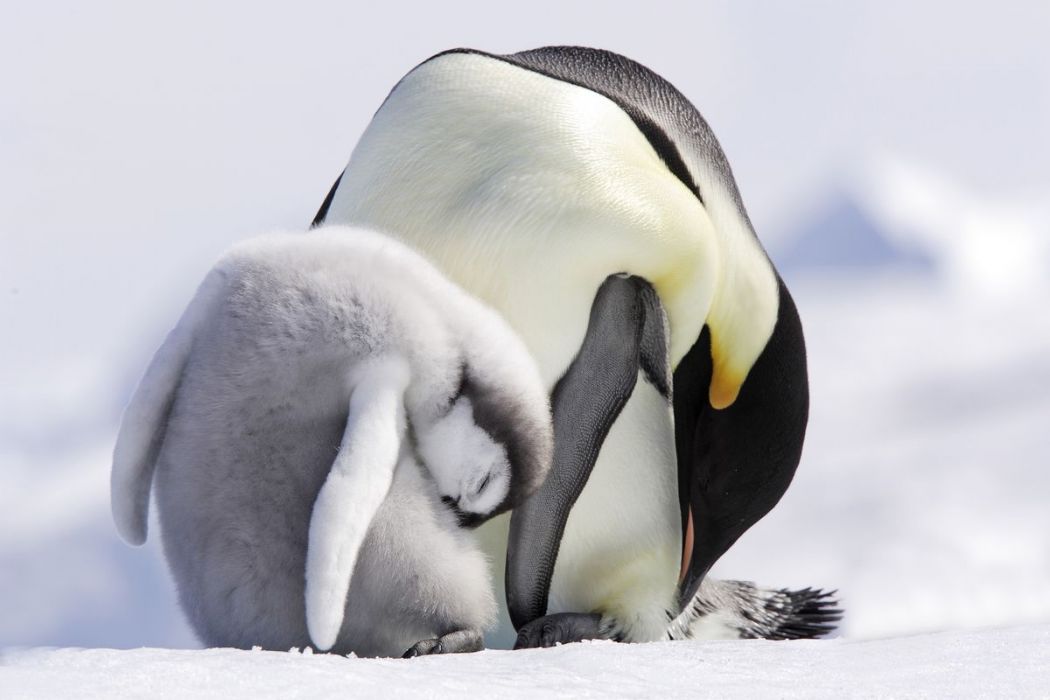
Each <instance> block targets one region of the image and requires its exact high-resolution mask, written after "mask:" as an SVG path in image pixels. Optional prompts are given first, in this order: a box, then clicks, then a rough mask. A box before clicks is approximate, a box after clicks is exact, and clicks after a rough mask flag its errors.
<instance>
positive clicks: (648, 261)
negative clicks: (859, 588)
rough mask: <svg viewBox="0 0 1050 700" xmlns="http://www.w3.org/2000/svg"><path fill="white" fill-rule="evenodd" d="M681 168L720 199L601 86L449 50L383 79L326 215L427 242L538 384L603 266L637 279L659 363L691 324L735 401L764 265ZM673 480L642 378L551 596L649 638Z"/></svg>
mask: <svg viewBox="0 0 1050 700" xmlns="http://www.w3.org/2000/svg"><path fill="white" fill-rule="evenodd" d="M688 166H689V167H690V170H691V171H693V172H692V174H693V176H694V177H695V178H698V179H700V180H704V178H707V180H706V181H705V184H706V185H707V187H708V190H709V191H713V192H716V193H718V196H716V197H713V198H712V197H708V198H707V199H706V201H705V203H704V204H701V202H700V200H699V199H698V198H697V196H696V195H694V193H693V192H691V191H690V190H689V188H687V187H686V186H685V185H684V184H683V182H682V181H681V180H680V179H678V178H677V177H675V175H674V174H673V173H672V172H671V171H670V170H669V169H668V166H667V165H666V164H665V162H664V161H663V160H662V159H661V157H660V156H659V155H658V154H657V152H656V150H654V148H653V146H652V145H651V144H650V142H649V140H647V138H646V136H645V135H644V134H643V133H642V132H641V131H640V130H639V128H638V126H637V125H636V124H635V122H634V121H632V119H631V117H630V116H628V114H627V113H625V112H624V111H623V109H621V108H620V107H619V106H618V105H617V104H616V103H614V102H613V101H612V100H610V99H608V98H606V97H604V96H602V95H600V94H598V93H596V92H593V91H591V90H588V89H586V88H583V87H579V86H577V85H574V84H571V83H569V82H565V81H563V80H556V79H553V78H551V77H548V76H546V75H542V74H540V73H537V72H533V71H529V70H526V69H524V68H522V67H519V66H516V65H511V64H509V63H506V62H503V61H500V60H497V59H495V58H493V57H489V56H484V55H477V54H470V53H452V54H446V55H442V56H439V57H436V58H434V59H431V60H430V61H428V62H426V63H424V64H422V65H421V66H419V67H417V68H416V69H415V70H414V71H412V72H411V73H409V74H408V75H407V76H406V77H405V78H404V79H403V80H402V81H401V82H400V83H399V84H398V85H397V86H396V87H395V88H394V90H393V91H392V92H391V94H390V96H389V97H388V98H387V100H386V102H385V103H384V104H383V106H382V107H381V108H380V110H379V111H378V112H377V114H376V115H375V118H374V119H373V121H372V123H371V124H370V125H369V127H368V129H367V130H366V131H365V133H364V135H363V136H362V138H361V140H360V142H359V143H358V145H357V147H356V148H355V150H354V152H353V155H352V157H351V159H350V163H349V165H348V166H347V169H346V171H345V172H344V173H343V175H342V177H341V180H340V182H339V183H338V185H337V187H336V188H335V189H334V190H333V194H332V197H331V199H330V201H329V202H327V211H326V216H325V220H326V221H327V222H331V223H348V224H355V225H361V226H366V227H372V228H375V229H378V230H381V231H384V232H386V233H388V234H390V235H393V236H396V237H398V238H400V239H401V240H403V241H405V242H407V243H408V244H410V245H412V246H414V247H416V248H417V249H419V250H421V251H422V252H424V253H425V254H426V255H427V256H428V257H429V258H430V259H431V260H432V261H433V262H434V263H435V264H437V266H438V267H440V268H441V269H442V270H443V271H444V272H445V273H446V274H448V275H449V276H450V277H451V278H452V279H454V280H455V281H456V282H458V283H459V284H460V285H462V286H463V287H464V288H466V289H467V290H468V291H470V292H471V293H473V294H475V295H476V296H478V297H479V298H481V299H483V300H484V301H486V302H487V303H489V304H491V305H492V306H494V307H495V308H497V309H498V310H499V311H500V312H502V313H503V314H504V316H505V317H506V319H507V320H508V321H509V322H510V324H511V325H512V326H513V327H514V328H515V329H516V330H517V331H518V332H519V333H520V334H521V336H522V337H523V339H524V341H525V343H526V344H527V345H528V347H529V349H530V350H531V351H532V353H533V354H534V356H535V357H536V359H537V361H538V363H539V365H540V368H541V371H542V373H543V377H544V379H545V381H546V382H547V384H548V386H550V387H553V386H554V385H555V383H556V382H557V381H558V379H559V378H560V377H561V376H562V375H563V374H564V373H565V371H566V369H567V367H568V366H569V365H570V363H571V362H572V360H573V358H574V355H575V354H576V352H577V351H578V350H579V348H580V345H581V342H582V341H583V338H584V334H585V332H586V330H587V323H588V314H589V311H590V308H591V304H592V301H593V300H594V298H595V293H596V291H597V290H598V288H599V286H600V285H601V284H602V282H603V280H605V279H606V278H607V277H608V276H609V275H611V274H614V273H618V272H626V273H630V274H632V275H636V276H638V277H642V278H644V279H645V280H647V281H648V282H649V283H650V284H651V285H652V286H653V287H654V288H655V290H656V291H657V293H658V295H659V298H660V301H661V303H662V305H663V308H664V310H665V311H666V314H667V318H668V322H669V326H670V339H669V345H670V350H669V354H670V360H671V366H672V367H673V366H675V365H676V364H677V363H678V361H679V360H680V359H681V358H682V357H683V356H684V355H685V353H686V352H687V351H688V350H689V349H690V348H691V347H692V345H693V344H694V343H695V342H696V340H697V338H698V336H699V335H700V332H701V330H702V328H703V327H704V325H705V324H707V325H708V326H709V327H710V328H711V329H712V355H713V357H714V362H715V368H716V370H715V375H714V379H713V380H712V383H711V388H710V391H711V401H712V403H713V404H715V403H717V402H719V401H722V402H725V403H731V402H732V399H733V398H734V397H735V395H736V391H738V390H739V387H740V384H741V383H742V382H743V379H744V377H746V374H747V371H748V369H749V368H750V366H751V364H752V363H753V362H754V361H755V358H756V357H757V356H758V354H759V353H760V352H761V350H762V348H763V347H764V345H765V343H766V341H767V339H768V338H769V334H770V332H771V329H772V327H773V324H774V322H775V319H776V299H777V294H776V289H777V287H776V285H777V282H776V278H775V275H774V273H773V272H772V269H771V268H770V266H769V264H768V262H767V260H766V258H765V256H764V254H763V253H762V251H761V248H760V247H759V246H758V243H757V241H755V240H754V238H753V236H750V235H742V233H746V232H740V231H737V230H736V229H737V228H740V226H739V223H738V222H737V221H736V220H735V218H734V217H737V216H738V215H737V214H736V210H735V208H734V207H733V206H732V204H731V202H730V201H729V200H730V198H729V197H728V196H727V195H725V194H724V191H723V190H722V189H721V188H720V185H719V183H718V182H717V181H716V178H714V177H713V176H708V175H707V174H705V171H704V164H700V163H688ZM741 306H743V307H744V308H743V309H741V308H740V307H741ZM741 310H743V311H745V312H746V313H738V312H739V311H741ZM677 478H678V477H677V467H676V456H675V447H674V426H673V416H672V412H671V408H670V405H669V404H668V402H667V400H666V399H665V398H664V397H662V396H660V395H659V394H658V392H657V391H656V390H655V389H654V388H653V387H652V386H651V385H650V384H649V383H647V382H646V381H643V380H642V379H641V378H640V380H639V382H638V384H637V387H636V389H635V391H634V393H633V394H632V395H631V398H630V399H629V401H628V403H627V405H626V406H625V407H624V409H623V411H622V412H621V414H620V415H619V417H618V418H617V420H616V422H615V423H614V425H613V427H612V429H611V431H610V433H609V435H608V438H607V439H606V441H605V442H604V444H603V446H602V448H601V451H600V454H599V457H598V460H597V462H596V464H595V467H594V469H593V472H592V473H591V476H590V479H589V480H588V481H587V485H586V487H585V488H584V490H583V492H582V494H581V495H580V497H579V499H578V500H577V502H576V505H575V506H574V507H573V509H572V511H571V513H570V515H569V518H568V521H567V524H566V528H565V533H564V536H563V537H562V540H561V547H560V551H559V554H558V559H557V563H556V566H555V570H554V575H553V579H552V581H551V589H550V598H549V605H548V612H550V613H554V612H559V611H599V612H602V613H603V614H605V615H608V616H611V617H615V618H616V620H617V621H618V623H619V624H620V625H621V626H622V630H623V636H624V637H625V638H626V639H630V640H636V641H642V640H651V639H657V638H660V637H662V636H664V634H665V631H666V629H667V622H668V613H669V612H672V613H673V612H676V611H677V606H678V603H677V600H676V586H677V582H678V574H679V567H680V562H681V555H682V535H681V521H680V512H679V498H678V483H677ZM490 527H491V528H492V529H490V531H489V532H488V533H487V535H488V536H487V537H486V538H485V539H486V540H488V541H489V542H491V543H492V550H493V551H492V555H493V557H494V560H493V564H494V568H495V569H496V570H497V573H499V574H502V562H503V553H502V551H500V548H501V547H505V546H506V527H507V525H506V519H505V518H501V519H499V520H498V521H497V522H495V523H494V524H492V525H491V526H490ZM494 530H498V532H496V531H494ZM504 622H506V620H504ZM508 627H509V625H507V624H505V625H504V632H506V631H507V629H506V628H508ZM503 639H506V636H504V637H503Z"/></svg>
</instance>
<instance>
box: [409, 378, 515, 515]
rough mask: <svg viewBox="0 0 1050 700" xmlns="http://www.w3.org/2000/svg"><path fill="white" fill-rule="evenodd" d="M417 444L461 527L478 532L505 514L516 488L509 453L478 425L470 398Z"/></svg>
mask: <svg viewBox="0 0 1050 700" xmlns="http://www.w3.org/2000/svg"><path fill="white" fill-rule="evenodd" d="M418 439H419V451H420V455H421V456H422V458H423V462H424V463H425V464H426V466H427V469H428V470H429V471H430V473H431V475H432V476H433V477H434V481H435V482H436V483H437V487H438V492H439V493H440V494H441V500H442V501H443V502H444V503H445V504H446V505H447V506H449V507H450V508H451V509H452V510H453V512H454V513H455V514H456V517H457V518H458V519H459V523H460V525H462V526H463V527H476V526H477V525H480V524H481V523H483V522H484V521H486V520H488V519H489V518H491V517H492V516H493V515H496V514H497V513H498V512H501V511H502V510H505V507H504V505H505V504H506V502H507V499H508V495H509V494H510V487H511V466H510V459H509V458H508V456H507V449H506V448H505V447H504V446H503V445H501V444H500V443H498V442H496V441H495V440H494V439H493V438H492V436H491V435H490V434H489V433H488V432H487V431H485V429H484V428H482V427H481V426H479V425H478V423H477V421H475V420H474V407H473V405H472V403H471V400H470V398H469V397H467V396H465V395H463V394H460V395H459V396H458V397H456V399H455V400H454V401H453V402H452V407H451V409H450V410H449V411H448V413H446V414H445V415H444V416H442V417H441V418H440V419H438V421H437V422H435V423H434V424H433V425H432V426H430V428H429V429H428V430H426V431H424V432H423V433H422V434H420V435H418Z"/></svg>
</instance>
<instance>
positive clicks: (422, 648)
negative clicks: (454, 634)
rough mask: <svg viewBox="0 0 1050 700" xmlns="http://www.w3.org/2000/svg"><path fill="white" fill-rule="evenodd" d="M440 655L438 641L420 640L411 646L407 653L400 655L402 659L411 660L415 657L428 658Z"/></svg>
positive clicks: (439, 641) (439, 642) (439, 643)
mask: <svg viewBox="0 0 1050 700" xmlns="http://www.w3.org/2000/svg"><path fill="white" fill-rule="evenodd" d="M440 653H441V640H440V639H421V640H419V641H418V642H416V643H415V644H413V645H412V646H411V647H410V648H409V650H408V651H406V652H405V653H404V654H402V655H401V658H402V659H412V658H415V657H417V656H429V655H431V654H440Z"/></svg>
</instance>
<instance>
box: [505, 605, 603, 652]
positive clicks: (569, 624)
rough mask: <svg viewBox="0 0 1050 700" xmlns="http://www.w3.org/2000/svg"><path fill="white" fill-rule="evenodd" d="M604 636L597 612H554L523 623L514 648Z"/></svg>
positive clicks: (600, 618) (553, 644) (532, 647)
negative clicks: (525, 623)
mask: <svg viewBox="0 0 1050 700" xmlns="http://www.w3.org/2000/svg"><path fill="white" fill-rule="evenodd" d="M606 638H607V635H606V634H605V633H604V632H603V631H602V616H601V615H599V614H597V613H593V614H588V613H555V614H554V615H546V616H544V617H540V618H537V619H535V620H533V621H532V622H530V623H528V624H527V625H524V626H523V627H522V628H521V629H520V630H519V631H518V639H517V641H516V642H514V648H515V649H535V648H537V647H552V646H555V645H556V644H569V643H570V642H582V641H583V640H585V639H606Z"/></svg>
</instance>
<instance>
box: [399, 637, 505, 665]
mask: <svg viewBox="0 0 1050 700" xmlns="http://www.w3.org/2000/svg"><path fill="white" fill-rule="evenodd" d="M484 648H485V641H484V638H483V636H482V634H481V632H480V631H479V630H457V631H456V632H449V633H448V634H444V635H442V636H440V637H438V638H436V639H421V640H419V641H418V642H416V643H415V644H413V645H412V647H411V648H410V649H409V650H408V651H406V652H405V653H404V654H402V655H401V658H403V659H411V658H414V657H416V656H430V655H432V654H464V653H469V652H473V651H481V650H482V649H484Z"/></svg>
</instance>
